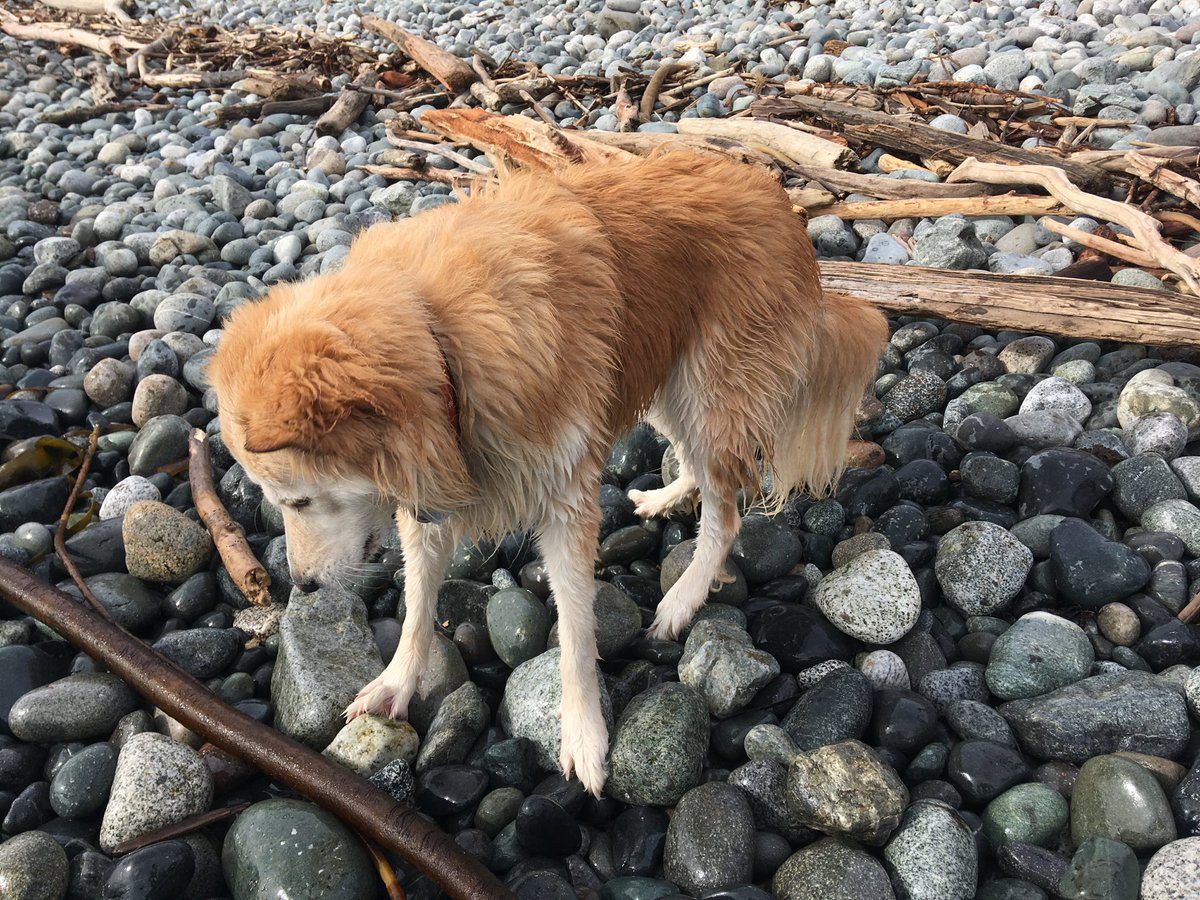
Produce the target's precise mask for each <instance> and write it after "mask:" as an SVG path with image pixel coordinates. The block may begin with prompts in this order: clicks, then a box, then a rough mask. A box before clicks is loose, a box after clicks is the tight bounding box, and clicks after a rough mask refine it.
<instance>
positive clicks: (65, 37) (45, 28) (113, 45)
mask: <svg viewBox="0 0 1200 900" xmlns="http://www.w3.org/2000/svg"><path fill="white" fill-rule="evenodd" d="M0 31H3V32H4V33H5V34H7V35H8V36H9V37H14V38H16V39H17V40H20V41H44V42H46V43H48V44H65V45H68V46H75V47H83V48H84V49H85V50H93V51H95V52H96V53H103V54H104V55H105V56H108V57H111V58H112V59H114V60H115V59H118V58H120V56H121V54H122V53H124V52H126V51H132V50H137V49H138V48H140V47H141V46H142V45H141V44H139V43H137V42H135V41H133V40H131V39H129V38H127V37H123V36H121V35H116V36H109V35H105V34H96V33H95V32H94V31H88V30H87V29H86V28H73V27H72V26H70V25H64V24H62V23H61V22H32V23H29V24H25V23H22V22H18V21H15V20H13V19H7V18H6V19H5V20H4V21H3V22H0Z"/></svg>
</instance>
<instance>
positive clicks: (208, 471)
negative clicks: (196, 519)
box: [188, 430, 271, 606]
mask: <svg viewBox="0 0 1200 900" xmlns="http://www.w3.org/2000/svg"><path fill="white" fill-rule="evenodd" d="M188 455H189V457H190V461H191V464H190V465H189V466H188V481H189V482H191V486H192V502H193V503H194V504H195V505H196V512H197V513H199V514H200V520H201V521H202V522H204V524H205V525H207V526H208V531H209V534H211V535H212V539H213V544H215V545H216V548H217V553H218V554H220V556H221V561H222V562H223V563H225V569H226V570H227V571H228V572H229V577H230V578H231V579H233V583H234V584H236V585H237V588H238V590H239V591H241V592H242V594H243V595H244V596H245V597H246V599H247V600H249V601H250V602H251V603H253V604H255V605H257V606H270V605H271V595H270V593H269V592H268V591H267V588H269V587H270V585H271V576H269V575H268V574H267V570H266V569H264V568H263V565H262V563H260V562H259V561H258V559H257V558H256V557H255V556H254V553H253V552H252V551H251V550H250V545H249V544H247V543H246V535H245V533H244V532H243V531H242V529H241V526H239V525H238V524H237V522H235V521H233V518H232V517H231V516H230V515H229V511H228V510H227V509H225V507H224V505H223V504H222V503H221V500H220V498H219V497H218V496H217V489H216V486H215V485H214V484H213V476H212V463H211V462H210V461H209V457H208V438H207V436H206V435H205V434H204V432H203V431H199V430H197V431H194V432H192V435H191V437H190V438H189V440H188Z"/></svg>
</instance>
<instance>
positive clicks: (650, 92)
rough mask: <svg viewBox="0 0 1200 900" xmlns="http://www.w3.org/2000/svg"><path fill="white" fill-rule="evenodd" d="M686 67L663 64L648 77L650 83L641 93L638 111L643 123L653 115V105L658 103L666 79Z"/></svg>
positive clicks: (671, 63) (677, 64) (670, 63)
mask: <svg viewBox="0 0 1200 900" xmlns="http://www.w3.org/2000/svg"><path fill="white" fill-rule="evenodd" d="M686 68H687V66H686V65H684V64H683V63H673V62H669V63H663V64H662V65H661V66H659V67H658V68H657V69H655V70H654V74H653V75H651V76H650V83H649V84H648V85H646V90H645V91H643V92H642V104H641V108H640V109H639V110H638V112H639V113H640V115H641V117H642V121H643V122H649V121H650V117H651V116H652V115H653V114H654V104H655V103H657V102H658V94H659V92H660V91H661V90H662V86H663V85H664V84H666V82H667V79H668V78H670V77H671V76H672V75H674V74H675V73H676V72H679V71H681V70H682V69H686Z"/></svg>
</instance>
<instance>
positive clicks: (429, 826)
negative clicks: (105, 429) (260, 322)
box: [0, 466, 513, 900]
mask: <svg viewBox="0 0 1200 900" xmlns="http://www.w3.org/2000/svg"><path fill="white" fill-rule="evenodd" d="M196 468H199V467H198V466H197V467H196ZM0 597H3V598H4V599H5V600H7V601H8V602H9V603H11V604H12V605H13V606H15V607H17V608H18V609H20V610H22V611H23V612H25V613H27V614H29V615H31V616H33V617H34V618H36V619H37V620H38V621H40V622H42V623H44V624H45V625H47V626H48V627H49V628H52V629H53V630H54V631H56V632H57V633H58V634H60V635H62V636H63V637H64V638H66V639H67V640H68V641H70V642H71V643H72V644H73V645H74V646H75V647H76V648H78V649H79V650H81V651H82V652H84V653H86V654H87V655H88V656H90V657H92V658H93V659H95V660H97V661H98V662H100V663H102V664H103V665H105V666H107V667H108V668H109V669H110V670H111V671H112V672H113V674H115V675H117V676H118V677H119V678H121V679H123V680H124V681H125V682H127V683H128V684H129V686H130V687H132V688H133V689H134V690H135V691H137V692H138V693H139V694H140V695H141V696H142V697H143V698H145V699H146V701H147V702H149V703H151V704H153V705H154V706H155V707H157V708H158V709H160V710H162V711H163V712H164V713H166V714H167V715H168V716H170V717H171V718H173V719H175V720H176V721H178V722H179V723H180V724H181V725H183V726H184V727H185V728H188V729H190V730H192V731H194V732H195V733H197V734H199V735H202V736H204V737H205V738H206V739H207V740H208V741H210V742H211V743H212V744H214V745H216V746H217V747H219V748H221V749H222V750H225V751H227V752H229V753H232V754H234V755H235V756H238V757H240V758H241V759H243V760H245V761H246V762H248V763H250V764H251V765H253V766H256V767H257V768H258V769H260V770H261V771H262V772H263V774H265V775H266V776H267V777H268V778H270V779H272V780H273V781H276V782H279V783H280V784H284V785H286V786H288V787H290V788H292V789H293V790H295V791H297V792H298V793H300V794H303V795H304V796H306V797H307V798H308V799H309V800H311V801H312V802H314V803H316V804H317V805H318V806H321V807H322V808H324V809H326V810H328V811H329V812H331V813H333V814H334V815H336V816H338V817H339V818H341V819H342V820H343V821H344V822H346V824H347V825H349V826H350V827H351V828H353V829H355V830H356V831H358V832H360V833H362V834H363V835H365V836H366V837H368V838H370V839H371V840H374V841H377V842H378V843H379V844H380V845H382V846H383V847H385V848H387V849H389V850H391V851H393V852H394V853H397V854H399V856H400V857H402V858H403V859H404V860H405V861H407V862H409V863H410V864H412V865H413V866H414V867H415V868H416V869H417V870H418V871H419V872H421V873H423V874H424V875H426V876H428V877H429V879H430V880H431V881H433V882H434V884H436V885H437V886H438V887H440V888H441V889H442V890H443V891H445V892H446V893H447V894H449V895H450V896H451V897H453V898H455V900H510V898H512V897H513V894H512V893H511V892H510V891H509V890H508V889H507V888H505V887H504V885H502V884H501V883H500V882H499V881H498V880H497V879H496V876H494V875H493V874H492V873H490V872H489V871H488V870H487V869H486V868H484V866H483V865H482V864H481V863H480V862H479V861H478V860H476V859H475V858H474V857H472V856H470V855H469V854H467V853H466V852H464V851H463V850H462V848H460V847H459V846H458V845H457V844H455V842H454V840H453V839H452V838H451V837H450V836H449V835H447V834H446V833H445V832H443V831H441V830H440V829H439V828H438V827H437V826H436V825H435V824H433V823H432V822H430V821H429V820H427V819H426V818H425V817H424V816H422V815H421V814H420V813H419V812H417V810H415V809H413V808H411V807H408V806H404V805H402V804H400V803H397V802H396V801H395V800H393V799H392V798H391V797H389V796H388V795H387V794H385V793H384V792H383V791H382V790H380V789H379V788H377V787H375V785H373V784H371V783H370V782H369V781H367V780H366V779H365V778H362V777H360V776H358V775H356V774H354V773H353V772H351V771H350V770H348V769H344V768H342V767H341V766H340V765H338V764H337V763H335V762H333V760H331V759H328V758H327V757H325V756H323V755H322V754H320V753H317V752H316V751H314V750H312V749H310V748H308V747H305V746H304V745H303V744H300V743H299V742H297V741H294V740H292V739H291V738H289V737H286V736H285V735H283V734H281V733H280V732H278V731H276V730H275V729H274V728H271V727H270V726H269V725H265V724H263V723H261V722H258V721H256V720H254V719H252V718H251V717H250V716H248V715H246V714H245V713H243V712H241V711H239V710H237V709H234V708H233V707H231V706H227V705H226V704H224V703H222V702H221V701H220V700H219V699H217V697H216V696H215V695H214V694H213V693H212V692H211V691H210V690H208V689H207V688H206V687H205V686H204V685H203V684H201V683H200V682H199V681H197V680H196V679H195V678H193V677H192V676H190V675H188V674H187V673H186V672H184V671H183V670H182V669H180V668H179V667H178V666H176V665H174V664H173V663H171V662H169V661H168V660H166V659H165V658H164V657H163V656H161V655H160V654H159V653H156V652H155V651H154V650H152V649H151V648H150V647H148V646H147V645H146V644H144V643H143V642H142V641H140V640H138V639H137V638H135V637H133V636H132V635H130V634H128V633H127V632H125V631H124V630H123V629H121V628H119V627H118V626H117V625H115V624H114V623H112V622H110V621H107V620H105V619H103V618H101V617H100V616H98V615H96V614H95V613H94V612H92V611H91V610H90V609H89V608H88V607H86V606H84V605H82V604H80V603H78V602H76V601H75V600H74V599H72V598H71V597H69V596H67V595H66V594H64V593H63V592H62V591H59V590H56V589H55V588H53V587H51V586H50V585H48V584H44V583H43V582H41V581H39V580H38V579H37V578H35V577H34V576H33V575H32V574H31V573H30V572H28V571H26V570H25V569H22V568H21V567H20V566H18V565H16V564H14V563H11V562H8V561H6V560H0Z"/></svg>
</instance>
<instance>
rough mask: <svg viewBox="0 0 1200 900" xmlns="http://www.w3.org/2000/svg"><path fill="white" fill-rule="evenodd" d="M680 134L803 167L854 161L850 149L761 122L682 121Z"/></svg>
mask: <svg viewBox="0 0 1200 900" xmlns="http://www.w3.org/2000/svg"><path fill="white" fill-rule="evenodd" d="M676 127H677V128H678V130H679V133H680V134H690V135H700V136H704V137H721V138H729V139H731V140H735V141H740V142H741V143H743V144H745V145H746V146H748V147H751V148H754V149H760V148H764V149H766V150H770V151H774V152H775V153H776V154H781V155H782V156H784V157H785V158H786V159H787V160H790V161H791V162H794V163H799V164H801V165H808V166H825V167H827V168H835V167H837V166H840V165H843V164H844V163H847V162H849V161H850V160H852V159H853V158H854V154H853V152H851V150H850V148H849V147H845V146H843V145H841V144H836V143H834V142H833V141H827V140H825V139H824V138H819V137H817V136H816V135H812V134H806V133H805V132H803V131H797V130H796V129H794V128H788V127H787V126H786V125H779V124H776V123H774V122H763V121H760V120H758V119H680V120H679V122H678V123H676Z"/></svg>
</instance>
